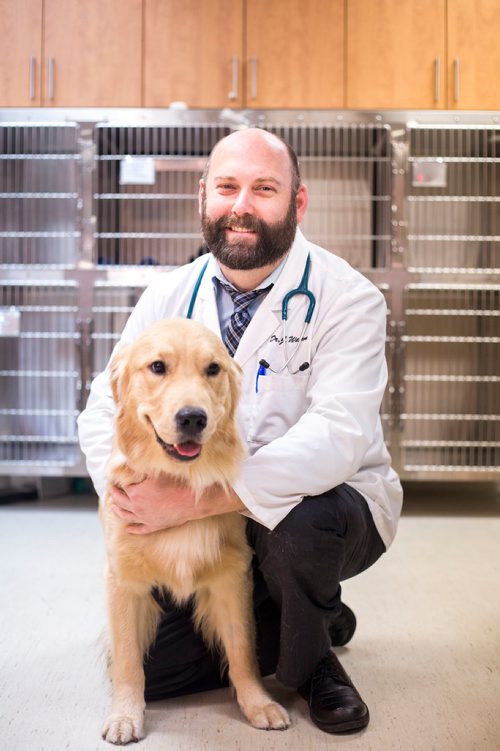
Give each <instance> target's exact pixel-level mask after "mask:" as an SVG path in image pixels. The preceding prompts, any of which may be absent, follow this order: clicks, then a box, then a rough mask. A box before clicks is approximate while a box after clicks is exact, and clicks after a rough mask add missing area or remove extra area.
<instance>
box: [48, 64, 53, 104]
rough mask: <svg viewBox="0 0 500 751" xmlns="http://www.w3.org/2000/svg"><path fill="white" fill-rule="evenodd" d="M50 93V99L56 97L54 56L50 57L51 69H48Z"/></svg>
mask: <svg viewBox="0 0 500 751" xmlns="http://www.w3.org/2000/svg"><path fill="white" fill-rule="evenodd" d="M47 83H48V85H47V89H48V94H49V99H53V98H54V58H53V57H49V70H48V82H47Z"/></svg>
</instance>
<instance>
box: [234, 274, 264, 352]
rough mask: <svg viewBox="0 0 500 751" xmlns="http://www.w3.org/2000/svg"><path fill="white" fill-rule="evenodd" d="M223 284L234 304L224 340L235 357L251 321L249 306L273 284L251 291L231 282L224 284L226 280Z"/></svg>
mask: <svg viewBox="0 0 500 751" xmlns="http://www.w3.org/2000/svg"><path fill="white" fill-rule="evenodd" d="M221 286H222V287H224V289H225V290H226V292H227V293H228V295H229V296H230V297H231V300H232V301H233V305H234V312H233V314H232V316H231V320H230V321H229V326H228V329H227V332H226V336H225V340H224V344H225V345H226V348H227V351H228V352H229V354H230V355H231V357H233V356H234V353H235V352H236V349H237V347H238V344H239V342H240V339H241V337H242V336H243V332H244V331H245V329H246V327H247V326H248V324H249V323H250V313H249V312H248V306H249V305H250V303H251V302H253V300H255V299H256V298H257V297H260V296H261V295H264V294H266V292H269V290H270V289H271V287H272V286H273V285H272V284H270V285H269V287H265V288H264V289H254V290H251V291H250V292H239V291H238V290H237V289H234V288H233V287H230V286H229V284H224V282H221Z"/></svg>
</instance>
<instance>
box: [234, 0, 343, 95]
mask: <svg viewBox="0 0 500 751" xmlns="http://www.w3.org/2000/svg"><path fill="white" fill-rule="evenodd" d="M343 60H344V0H327V2H325V0H308V2H306V3H304V2H303V0H248V2H247V89H246V94H247V101H246V104H247V106H248V107H254V108H261V107H266V108H272V107H275V108H286V107H288V108H300V109H305V108H318V109H319V108H323V107H324V108H328V107H342V106H343V77H344V66H343Z"/></svg>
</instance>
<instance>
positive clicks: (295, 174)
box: [202, 128, 302, 197]
mask: <svg viewBox="0 0 500 751" xmlns="http://www.w3.org/2000/svg"><path fill="white" fill-rule="evenodd" d="M261 130H263V131H265V132H266V133H269V135H271V136H274V138H276V139H277V140H278V141H280V142H281V143H282V144H283V146H284V147H285V149H286V151H287V154H288V158H289V160H290V167H291V168H292V196H293V197H295V196H296V195H297V192H298V190H299V188H300V186H301V184H302V179H301V177H300V168H299V159H298V157H297V154H296V153H295V150H294V149H293V148H292V146H290V144H289V143H288V141H286V140H285V139H284V138H282V137H281V136H278V135H277V134H276V133H271V131H269V130H266V129H265V128H261ZM224 138H227V136H224ZM224 138H221V139H220V141H217V143H216V144H215V146H214V148H213V149H212V151H211V152H210V155H209V157H208V159H207V162H206V164H205V168H204V170H203V175H202V179H203V181H204V182H205V183H206V181H207V177H208V171H209V169H210V162H211V161H212V154H213V152H214V150H215V148H216V147H217V145H218V144H219V143H220V142H221V141H223V140H224Z"/></svg>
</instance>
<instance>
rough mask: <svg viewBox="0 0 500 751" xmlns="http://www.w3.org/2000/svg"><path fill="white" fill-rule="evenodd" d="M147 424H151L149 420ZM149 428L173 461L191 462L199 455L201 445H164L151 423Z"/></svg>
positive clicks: (194, 442)
mask: <svg viewBox="0 0 500 751" xmlns="http://www.w3.org/2000/svg"><path fill="white" fill-rule="evenodd" d="M148 419H149V418H148ZM149 422H151V420H149ZM151 427H152V428H153V430H154V434H155V436H156V440H157V442H158V443H159V444H160V446H161V447H162V449H163V450H164V451H165V453H166V454H168V455H169V456H171V457H172V458H173V459H178V460H179V461H181V462H191V461H193V459H197V458H198V457H199V455H200V454H201V443H196V441H183V442H182V443H166V442H165V441H164V440H163V438H161V437H160V436H159V435H158V433H157V432H156V429H155V426H154V425H153V423H152V422H151Z"/></svg>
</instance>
